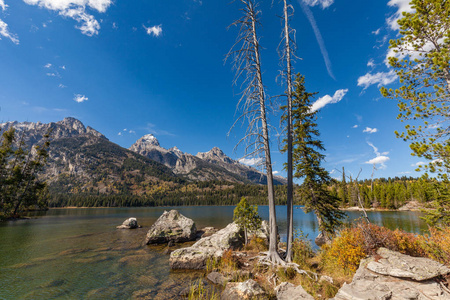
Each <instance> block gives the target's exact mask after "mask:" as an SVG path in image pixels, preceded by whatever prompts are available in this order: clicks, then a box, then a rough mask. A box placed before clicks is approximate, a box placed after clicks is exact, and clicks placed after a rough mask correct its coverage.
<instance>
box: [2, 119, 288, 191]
mask: <svg viewBox="0 0 450 300" xmlns="http://www.w3.org/2000/svg"><path fill="white" fill-rule="evenodd" d="M10 127H14V128H15V129H16V144H19V141H20V140H23V142H24V143H25V144H26V146H27V148H31V146H32V145H35V144H39V143H41V142H42V141H43V138H44V136H45V135H46V134H49V136H50V137H49V139H50V148H49V158H48V164H47V167H46V169H45V171H44V173H43V174H41V176H43V177H44V178H45V179H46V180H47V181H48V182H49V188H50V190H51V191H53V192H56V193H70V194H78V193H87V194H106V195H108V194H133V195H153V194H154V193H164V191H169V190H171V189H173V188H174V186H175V185H177V184H178V183H181V182H184V181H186V180H188V181H189V180H193V181H210V180H220V181H228V182H234V183H264V182H265V176H264V175H263V174H262V173H260V172H258V171H257V170H255V169H253V168H250V167H247V166H245V165H242V164H240V163H239V162H237V161H234V160H232V159H230V158H229V157H227V156H226V155H225V154H224V153H223V152H222V151H221V150H220V149H218V148H213V149H212V150H211V151H209V152H205V153H198V154H197V155H196V156H194V155H191V154H188V153H183V152H181V151H180V150H179V149H178V148H176V147H173V148H171V149H164V148H163V147H161V146H160V144H159V142H158V140H157V139H156V138H155V137H154V136H153V135H146V136H144V137H142V138H141V139H139V140H138V141H137V142H136V143H135V144H134V145H133V146H131V147H130V149H129V150H128V149H125V148H122V147H120V146H119V145H117V144H115V143H112V142H110V141H109V140H108V139H107V138H106V137H105V136H104V135H103V134H101V133H100V132H98V131H96V130H95V129H93V128H91V127H89V126H87V127H86V126H84V125H83V123H82V122H80V121H79V120H77V119H75V118H65V119H64V120H62V121H59V122H52V123H48V124H44V123H40V122H37V123H31V122H22V123H19V122H7V123H3V124H0V130H2V131H3V130H7V129H8V128H10ZM283 179H284V178H279V179H278V180H277V181H276V183H277V184H280V183H284V182H283Z"/></svg>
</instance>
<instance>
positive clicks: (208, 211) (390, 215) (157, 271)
mask: <svg viewBox="0 0 450 300" xmlns="http://www.w3.org/2000/svg"><path fill="white" fill-rule="evenodd" d="M295 208H296V209H294V229H295V230H297V231H298V232H299V231H300V230H301V231H302V232H303V233H304V234H306V235H308V236H309V238H311V239H314V237H315V236H316V235H317V222H316V219H315V216H314V215H313V214H312V213H309V214H305V213H304V212H303V211H302V210H301V209H298V208H299V207H295ZM168 209H170V208H167V207H146V208H86V209H82V208H79V209H52V210H49V211H47V212H45V213H44V214H42V215H41V216H38V217H36V218H33V219H28V220H17V221H9V222H4V223H0V245H1V247H0V287H1V288H0V299H130V298H136V299H144V298H147V299H167V298H168V297H170V296H168V295H170V293H173V292H174V291H175V290H177V291H178V290H180V289H182V288H183V287H184V286H185V285H186V283H189V282H193V281H194V280H195V279H196V278H198V277H199V276H200V275H201V274H199V273H198V272H185V271H170V269H169V256H168V255H165V254H164V253H163V252H164V249H165V246H144V245H143V241H144V238H145V236H146V233H147V230H148V228H149V227H150V226H151V225H152V224H153V223H154V222H155V221H156V219H157V218H158V217H159V216H160V215H161V214H162V213H163V212H164V210H168ZM175 209H177V210H179V211H180V212H181V213H182V214H183V215H185V216H187V217H189V218H192V219H193V220H194V221H195V223H196V225H197V228H202V227H206V226H214V227H216V228H223V227H225V226H226V225H227V224H229V223H230V222H232V219H233V210H234V207H233V206H190V207H176V208H175ZM259 213H260V215H261V217H262V218H263V219H266V220H267V219H268V217H269V213H268V207H267V206H260V207H259ZM347 215H348V217H349V222H352V221H353V220H355V219H357V218H359V217H361V213H360V212H347ZM368 215H369V218H370V220H371V221H372V222H373V223H376V224H379V225H384V226H386V227H388V228H391V229H395V228H402V229H404V230H406V231H408V232H415V233H422V232H424V231H425V230H426V225H425V223H424V222H423V221H422V220H421V219H420V215H421V213H419V212H368ZM129 217H136V218H137V219H138V223H139V224H140V225H142V226H143V228H141V229H136V230H117V229H116V228H115V227H116V226H117V225H120V224H122V222H123V221H124V220H125V219H127V218H129ZM277 221H278V225H279V231H280V235H281V238H282V239H285V231H286V207H285V206H277ZM179 247H182V246H181V245H180V246H179Z"/></svg>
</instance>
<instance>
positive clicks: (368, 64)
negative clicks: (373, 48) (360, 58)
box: [367, 58, 376, 68]
mask: <svg viewBox="0 0 450 300" xmlns="http://www.w3.org/2000/svg"><path fill="white" fill-rule="evenodd" d="M367 66H368V67H371V68H373V67H375V66H376V65H375V61H374V60H373V58H371V59H369V61H368V62H367Z"/></svg>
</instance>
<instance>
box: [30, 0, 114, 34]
mask: <svg viewBox="0 0 450 300" xmlns="http://www.w3.org/2000/svg"><path fill="white" fill-rule="evenodd" d="M24 1H25V3H27V4H29V5H38V6H39V7H43V8H46V9H49V10H53V11H56V12H58V14H59V15H61V16H63V17H69V18H72V19H74V20H75V21H77V22H78V23H80V24H81V25H80V26H77V27H76V28H78V29H80V30H81V32H82V33H83V34H85V35H87V36H93V35H95V34H98V31H99V30H100V24H99V22H98V21H97V20H96V19H95V18H94V16H93V15H91V14H88V13H86V9H87V8H90V9H91V10H96V11H98V12H100V13H104V12H105V11H106V10H107V9H108V7H109V6H110V5H111V4H112V0H24Z"/></svg>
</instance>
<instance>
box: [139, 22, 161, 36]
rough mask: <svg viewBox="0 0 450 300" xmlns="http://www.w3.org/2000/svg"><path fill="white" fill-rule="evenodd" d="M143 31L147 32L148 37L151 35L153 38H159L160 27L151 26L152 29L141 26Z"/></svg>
mask: <svg viewBox="0 0 450 300" xmlns="http://www.w3.org/2000/svg"><path fill="white" fill-rule="evenodd" d="M142 26H143V27H144V29H145V31H146V32H147V34H148V35H153V36H156V37H158V36H160V35H161V33H162V25H161V24H160V25H156V26H152V27H145V25H142Z"/></svg>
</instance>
